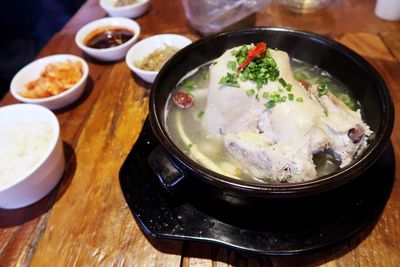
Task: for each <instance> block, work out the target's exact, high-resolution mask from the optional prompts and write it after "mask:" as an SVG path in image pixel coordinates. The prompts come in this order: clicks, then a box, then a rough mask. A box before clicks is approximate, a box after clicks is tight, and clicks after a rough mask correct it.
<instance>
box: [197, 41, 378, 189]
mask: <svg viewBox="0 0 400 267" xmlns="http://www.w3.org/2000/svg"><path fill="white" fill-rule="evenodd" d="M235 49H238V48H233V49H230V50H227V51H226V52H225V53H224V54H223V55H222V56H221V57H220V58H218V59H217V60H216V61H215V62H214V64H211V66H210V81H209V90H208V96H207V106H206V110H205V114H204V120H203V123H204V126H205V127H206V129H208V131H209V133H210V135H214V136H219V137H222V138H223V140H224V144H225V149H226V150H227V152H228V153H229V154H230V155H231V156H232V157H233V158H235V159H236V160H237V161H238V162H240V163H241V165H242V166H241V167H242V169H243V170H244V171H245V172H247V173H248V174H249V175H251V176H252V177H254V178H255V179H259V180H267V181H270V180H273V181H275V182H301V181H307V180H311V179H315V178H316V177H317V172H316V169H315V165H314V163H313V155H315V154H316V153H319V152H322V151H328V150H329V151H331V152H332V154H333V156H334V157H335V158H336V160H338V161H340V162H341V167H343V166H345V165H347V164H349V163H350V162H351V160H352V159H353V158H354V156H355V155H356V154H357V153H359V152H360V151H361V150H362V149H364V148H365V147H366V145H367V139H368V136H369V135H370V134H371V130H370V129H369V127H368V125H367V124H366V123H365V122H363V120H362V118H361V114H360V110H357V111H353V110H351V109H350V108H348V107H347V106H346V105H345V104H343V103H342V102H341V101H340V100H339V99H337V98H336V97H335V96H334V95H332V94H331V93H329V92H328V93H326V94H324V95H320V94H319V92H318V85H313V86H311V87H310V88H309V89H306V88H305V87H303V86H302V85H301V84H300V83H299V82H298V81H296V80H295V78H294V76H293V72H292V69H291V65H290V59H289V56H288V54H287V53H286V52H283V51H279V50H272V49H268V51H269V53H270V55H271V57H272V58H273V59H274V60H275V62H276V65H277V68H278V70H279V77H278V78H277V79H276V80H274V81H268V83H267V84H264V85H262V87H260V88H258V89H255V88H256V85H255V82H253V81H250V80H246V81H242V80H241V79H238V86H237V87H232V86H227V85H221V83H220V80H221V78H222V77H223V76H224V75H226V74H227V73H228V72H230V71H231V69H229V68H228V65H229V64H228V62H230V61H234V60H235V56H234V55H233V53H232V51H233V50H235ZM280 78H282V79H283V80H284V81H286V83H288V84H291V86H292V87H291V90H290V94H292V98H293V96H294V98H295V99H294V100H293V99H292V100H293V101H288V100H287V101H283V102H282V103H277V104H276V105H275V106H274V107H266V106H265V102H266V101H265V99H263V97H262V96H263V95H265V93H267V94H269V95H271V94H274V93H276V92H278V91H279V90H280V92H282V89H279V88H281V86H280V82H279V79H280ZM249 90H250V91H251V90H252V92H254V91H255V92H256V93H255V94H254V95H251V96H249V94H248V93H247V92H249ZM281 94H285V97H287V96H288V92H286V91H285V92H282V93H281Z"/></svg>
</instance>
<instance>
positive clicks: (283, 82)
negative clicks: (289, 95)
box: [279, 78, 287, 88]
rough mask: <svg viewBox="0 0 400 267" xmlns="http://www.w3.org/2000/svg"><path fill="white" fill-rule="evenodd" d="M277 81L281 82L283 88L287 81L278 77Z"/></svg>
mask: <svg viewBox="0 0 400 267" xmlns="http://www.w3.org/2000/svg"><path fill="white" fill-rule="evenodd" d="M279 83H280V84H282V86H283V88H285V87H286V86H287V83H286V81H285V80H284V79H283V78H279Z"/></svg>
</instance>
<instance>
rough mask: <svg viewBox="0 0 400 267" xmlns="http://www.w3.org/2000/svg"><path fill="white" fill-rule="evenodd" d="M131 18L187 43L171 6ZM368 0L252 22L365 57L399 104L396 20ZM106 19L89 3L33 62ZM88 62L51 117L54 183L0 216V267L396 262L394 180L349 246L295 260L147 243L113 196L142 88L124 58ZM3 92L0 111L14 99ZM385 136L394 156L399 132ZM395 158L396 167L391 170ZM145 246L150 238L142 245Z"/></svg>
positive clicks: (279, 11)
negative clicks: (317, 37) (62, 161)
mask: <svg viewBox="0 0 400 267" xmlns="http://www.w3.org/2000/svg"><path fill="white" fill-rule="evenodd" d="M151 3H152V4H151V8H150V11H149V12H148V13H147V14H146V15H144V16H143V17H141V18H138V19H137V22H138V23H139V24H140V26H141V27H142V34H141V38H144V37H148V36H151V35H154V34H159V33H179V34H183V35H186V36H188V37H189V38H191V39H193V40H195V39H197V38H199V35H198V34H197V33H196V32H195V31H194V30H192V29H191V28H190V27H189V25H188V22H187V20H186V18H185V16H184V12H183V8H182V5H181V2H180V1H163V0H152V1H151ZM374 5H375V1H374V0H364V1H359V0H342V1H341V3H340V4H339V5H337V6H335V7H331V8H329V9H326V10H323V11H320V12H318V13H314V14H309V15H298V14H293V13H290V12H288V11H286V10H285V9H283V8H281V7H279V6H277V5H275V4H273V5H270V6H268V7H266V8H265V9H263V10H260V11H259V12H258V13H257V15H256V25H260V26H261V25H262V26H287V27H294V28H298V29H302V30H307V31H312V32H316V33H319V34H323V35H327V36H330V37H332V38H334V39H336V40H338V41H339V42H341V43H343V44H345V45H346V46H348V47H350V48H352V49H353V50H355V51H357V52H358V53H359V54H361V55H362V56H364V57H365V58H366V59H367V60H368V61H369V62H370V63H372V65H373V66H374V67H375V68H376V69H377V70H378V71H379V73H380V74H381V75H382V76H383V77H384V79H385V80H386V82H387V84H388V86H389V87H390V89H391V92H392V95H393V99H394V103H395V105H396V107H398V105H399V104H400V103H399V101H400V98H399V97H400V94H399V90H400V85H399V84H400V78H399V75H400V22H388V21H383V20H380V19H378V18H377V17H375V15H374V13H373V11H374ZM104 16H105V13H104V11H103V10H102V9H101V8H100V7H99V5H98V1H96V0H89V1H88V2H87V3H86V4H84V5H83V7H82V8H81V9H80V10H79V12H78V13H77V14H76V15H75V16H74V17H73V18H72V20H71V21H70V22H69V23H68V24H67V25H66V26H65V27H64V28H63V29H62V30H61V31H60V32H59V33H57V34H56V35H55V36H54V37H53V38H52V39H51V41H50V42H49V43H48V45H47V46H46V47H45V48H44V49H43V51H42V52H41V53H40V55H39V57H42V56H46V55H51V54H56V53H72V54H75V55H79V56H82V52H81V51H80V50H79V49H78V47H77V46H76V45H75V43H74V36H75V33H76V32H77V31H78V29H79V28H80V27H82V26H83V25H84V24H86V23H88V22H90V21H92V20H94V19H98V18H102V17H104ZM88 60H89V65H90V80H89V83H88V87H87V93H86V94H85V95H84V96H83V97H82V98H81V99H80V101H78V103H76V104H74V105H72V106H70V107H67V108H65V109H63V110H59V111H57V112H56V114H57V117H58V119H59V121H60V124H61V130H62V139H63V141H64V143H65V152H66V158H67V166H66V171H65V176H64V178H63V180H62V182H61V183H60V185H59V186H58V187H57V188H56V189H55V190H53V191H52V192H51V193H50V194H49V195H48V196H47V197H45V198H44V199H42V200H41V201H39V202H38V203H36V204H34V205H32V206H30V207H28V208H22V209H19V210H0V266H20V265H22V266H26V265H32V266H75V265H84V266H180V265H182V266H230V265H234V266H236V265H238V266H280V265H282V266H304V265H322V266H400V188H399V186H400V181H399V179H400V178H399V177H396V178H397V179H396V181H395V185H394V188H393V192H392V195H391V197H390V199H389V202H388V203H387V205H386V208H385V210H384V212H383V214H382V216H381V218H380V219H379V221H378V223H377V224H376V226H375V227H374V229H373V230H372V232H371V233H369V235H368V236H366V238H365V239H362V240H360V242H359V243H358V244H357V245H356V247H353V246H352V245H350V244H344V245H343V247H341V248H340V249H337V250H335V251H322V252H318V253H315V254H311V255H304V256H297V257H262V256H254V255H248V254H244V253H240V252H236V251H233V250H230V249H226V248H222V247H217V246H212V245H205V244H194V243H182V242H171V241H158V240H149V239H148V237H146V236H145V235H144V234H143V233H142V232H141V230H140V229H139V227H138V225H137V223H136V222H135V220H134V219H133V216H132V214H131V212H130V210H129V209H128V207H127V204H126V203H125V201H124V198H123V196H122V193H121V188H120V185H119V180H118V179H119V177H118V172H119V169H120V167H121V165H122V163H123V162H124V160H125V158H126V156H127V154H128V153H129V151H130V149H131V147H132V145H133V144H134V143H135V141H136V140H137V138H138V136H139V134H140V131H141V127H142V125H143V122H144V120H145V118H146V116H147V113H148V95H149V90H150V86H149V85H148V84H145V83H144V82H142V81H141V80H140V79H139V78H138V77H136V76H135V75H132V74H131V72H130V71H129V69H128V68H127V66H126V65H125V62H124V61H119V62H116V63H99V62H95V61H93V60H90V59H88ZM15 102H16V101H15V100H14V99H13V98H12V97H11V95H10V94H7V95H6V96H5V97H4V99H3V100H2V101H1V102H0V105H2V106H3V105H7V104H11V103H15ZM399 118H400V116H399V113H398V109H396V123H395V128H394V131H393V135H392V138H391V141H392V144H393V147H394V150H395V154H396V155H399V153H400V151H399V149H400V148H399V145H400V128H399V123H398V122H399V121H398V120H399ZM399 162H400V160H399V158H398V157H397V164H396V170H397V172H398V170H400V169H399V168H400V166H399ZM150 241H151V242H150Z"/></svg>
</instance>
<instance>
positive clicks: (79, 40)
mask: <svg viewBox="0 0 400 267" xmlns="http://www.w3.org/2000/svg"><path fill="white" fill-rule="evenodd" d="M110 26H111V27H121V28H127V29H129V30H131V31H132V32H133V37H132V38H131V39H129V40H128V41H127V42H125V43H123V44H121V45H118V46H114V47H110V48H91V47H88V46H86V44H85V43H84V42H85V39H86V38H87V36H89V34H91V33H92V32H93V31H94V30H96V29H101V28H102V27H110ZM139 35H140V26H139V24H137V22H136V21H133V20H131V19H127V18H119V17H113V18H103V19H98V20H95V21H92V22H90V23H88V24H86V25H85V26H83V27H82V28H81V29H80V30H79V31H78V33H77V34H76V35H75V43H76V45H77V46H78V47H79V48H80V49H81V50H82V51H84V52H85V53H86V54H88V55H90V56H92V57H94V58H96V59H98V60H101V61H115V60H119V59H121V58H123V57H125V55H126V52H128V50H129V48H130V47H131V46H132V45H133V44H134V43H135V42H136V40H137V38H138V37H139Z"/></svg>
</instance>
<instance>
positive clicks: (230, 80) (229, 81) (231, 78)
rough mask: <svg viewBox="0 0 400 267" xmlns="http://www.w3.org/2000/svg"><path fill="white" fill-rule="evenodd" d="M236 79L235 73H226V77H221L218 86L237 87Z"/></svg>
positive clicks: (237, 75)
mask: <svg viewBox="0 0 400 267" xmlns="http://www.w3.org/2000/svg"><path fill="white" fill-rule="evenodd" d="M238 77H239V74H237V73H227V74H226V76H223V77H221V80H220V81H219V84H222V85H225V86H231V87H239V84H238V82H237V78H238Z"/></svg>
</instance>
